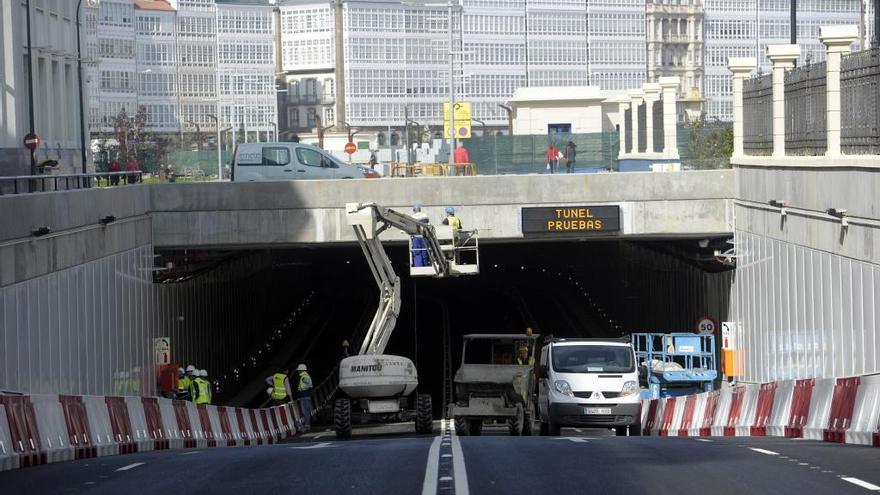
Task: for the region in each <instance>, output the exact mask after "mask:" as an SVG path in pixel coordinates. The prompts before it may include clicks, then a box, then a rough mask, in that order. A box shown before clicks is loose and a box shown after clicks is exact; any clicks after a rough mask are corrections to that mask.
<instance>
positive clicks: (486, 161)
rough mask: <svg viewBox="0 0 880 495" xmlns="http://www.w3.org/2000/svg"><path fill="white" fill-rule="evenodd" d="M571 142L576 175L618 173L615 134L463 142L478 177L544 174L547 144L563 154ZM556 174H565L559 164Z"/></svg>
mask: <svg viewBox="0 0 880 495" xmlns="http://www.w3.org/2000/svg"><path fill="white" fill-rule="evenodd" d="M569 141H571V142H572V143H574V145H575V146H576V147H577V148H576V149H577V158H576V161H575V165H574V171H575V172H595V171H599V170H616V169H617V148H618V141H619V137H618V134H617V133H616V132H605V133H595V134H557V135H553V136H474V137H472V138H471V139H466V140H463V141H462V144H463V145H464V147H465V148H466V149H467V150H468V155H469V156H470V160H471V163H473V164H475V165H476V173H477V175H497V174H543V173H549V172H550V171H549V170H547V166H546V165H547V158H546V157H547V149H548V147H549V146H550V144H554V145H556V147H557V148H559V150H560V151H564V149H565V146H566V144H568V142H569ZM559 172H565V161H564V160H561V163H560V164H559Z"/></svg>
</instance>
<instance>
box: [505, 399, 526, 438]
mask: <svg viewBox="0 0 880 495" xmlns="http://www.w3.org/2000/svg"><path fill="white" fill-rule="evenodd" d="M524 416H525V413H524V412H523V408H522V404H517V405H516V416H515V417H513V418H510V419H508V420H507V430H508V431H509V432H510V436H512V437H518V436H520V435H522V434H523V430H524V429H525V428H524V426H523V423H524V419H525V418H524Z"/></svg>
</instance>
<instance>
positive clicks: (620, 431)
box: [538, 339, 641, 436]
mask: <svg viewBox="0 0 880 495" xmlns="http://www.w3.org/2000/svg"><path fill="white" fill-rule="evenodd" d="M538 371H539V375H540V376H539V378H538V411H539V418H540V423H541V424H540V427H541V434H543V435H554V436H555V435H559V429H560V428H561V427H564V426H568V427H586V428H605V427H607V428H614V429H615V431H616V432H617V435H618V436H625V435H626V434H627V432H629V434H630V436H636V435H639V434H641V424H640V422H641V401H640V399H639V373H638V368H637V366H636V356H635V352H634V351H633V347H632V345H631V344H630V343H629V340H628V339H627V340H626V341H623V340H614V339H552V340H550V341H549V342H548V343H547V344H546V345H545V346H544V347H543V348H542V349H541V355H540V361H539V366H538Z"/></svg>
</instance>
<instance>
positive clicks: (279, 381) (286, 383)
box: [266, 370, 292, 406]
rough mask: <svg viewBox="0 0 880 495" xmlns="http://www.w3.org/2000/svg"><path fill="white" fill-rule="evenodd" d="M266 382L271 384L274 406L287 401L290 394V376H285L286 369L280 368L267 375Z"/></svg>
mask: <svg viewBox="0 0 880 495" xmlns="http://www.w3.org/2000/svg"><path fill="white" fill-rule="evenodd" d="M266 384H268V385H271V386H272V393H271V395H272V400H273V401H275V405H276V406H277V405H281V404H284V403H286V402H288V401H289V398H290V397H291V395H292V394H291V393H290V377H288V376H287V370H281V371H279V372H278V373H275V374H274V375H272V376H270V377H267V378H266Z"/></svg>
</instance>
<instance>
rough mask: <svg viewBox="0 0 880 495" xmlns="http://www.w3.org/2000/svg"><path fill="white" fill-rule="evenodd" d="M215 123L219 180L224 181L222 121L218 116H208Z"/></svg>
mask: <svg viewBox="0 0 880 495" xmlns="http://www.w3.org/2000/svg"><path fill="white" fill-rule="evenodd" d="M206 117H208V118H209V119H211V120H213V121H214V127H215V128H216V129H217V137H216V139H217V180H218V181H221V180H223V158H222V156H221V154H220V119H219V118H217V116H216V115H210V114H209V115H206Z"/></svg>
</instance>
